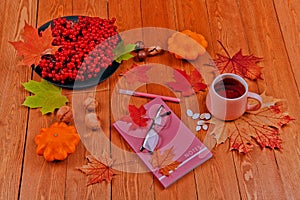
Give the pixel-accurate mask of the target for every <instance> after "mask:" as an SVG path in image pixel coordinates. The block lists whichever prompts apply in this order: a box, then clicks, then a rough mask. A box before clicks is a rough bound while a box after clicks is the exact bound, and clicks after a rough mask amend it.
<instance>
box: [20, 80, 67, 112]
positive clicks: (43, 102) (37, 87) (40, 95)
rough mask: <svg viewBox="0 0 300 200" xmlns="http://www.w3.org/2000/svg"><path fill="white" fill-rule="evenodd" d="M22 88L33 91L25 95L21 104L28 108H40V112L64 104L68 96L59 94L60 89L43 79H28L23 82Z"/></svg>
mask: <svg viewBox="0 0 300 200" xmlns="http://www.w3.org/2000/svg"><path fill="white" fill-rule="evenodd" d="M23 86H24V88H25V89H26V90H27V91H29V92H31V93H33V94H34V95H33V96H28V97H26V99H25V101H24V102H23V104H22V105H24V106H27V107H29V108H41V112H42V114H43V115H44V114H47V113H51V112H54V110H55V109H56V108H60V107H62V106H64V105H65V104H66V103H67V102H68V98H67V97H66V96H63V95H62V94H61V92H62V89H61V88H59V87H56V86H54V85H52V84H51V83H49V82H47V81H46V80H43V79H42V81H41V82H37V81H33V80H30V81H29V82H27V83H23Z"/></svg>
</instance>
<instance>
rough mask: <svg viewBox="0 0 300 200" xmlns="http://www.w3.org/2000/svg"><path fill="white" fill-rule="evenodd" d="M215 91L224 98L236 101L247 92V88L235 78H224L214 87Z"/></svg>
mask: <svg viewBox="0 0 300 200" xmlns="http://www.w3.org/2000/svg"><path fill="white" fill-rule="evenodd" d="M214 89H215V91H216V92H217V93H218V94H219V95H220V96H222V97H224V98H228V99H236V98H239V97H241V96H243V94H245V92H246V88H245V86H244V85H243V84H242V83H241V82H239V81H238V80H236V79H234V78H224V79H222V80H221V81H219V82H217V83H216V84H215V86H214Z"/></svg>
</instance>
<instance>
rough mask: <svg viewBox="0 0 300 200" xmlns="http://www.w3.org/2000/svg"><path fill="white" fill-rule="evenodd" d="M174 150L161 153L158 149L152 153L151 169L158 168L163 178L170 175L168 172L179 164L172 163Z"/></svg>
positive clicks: (170, 149)
mask: <svg viewBox="0 0 300 200" xmlns="http://www.w3.org/2000/svg"><path fill="white" fill-rule="evenodd" d="M173 159H174V148H173V147H171V148H169V149H166V150H164V152H163V153H161V152H160V150H159V149H157V150H156V151H154V153H153V155H152V157H151V159H150V161H149V162H150V163H151V165H152V167H153V168H155V169H156V168H158V169H159V172H160V173H161V174H163V175H165V176H169V175H170V171H174V170H175V169H176V168H177V167H178V165H180V163H181V162H178V161H174V160H173Z"/></svg>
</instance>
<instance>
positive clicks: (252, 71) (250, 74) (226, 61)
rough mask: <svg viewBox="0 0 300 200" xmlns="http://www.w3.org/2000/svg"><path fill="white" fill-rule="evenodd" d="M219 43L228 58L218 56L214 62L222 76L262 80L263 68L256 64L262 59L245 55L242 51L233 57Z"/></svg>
mask: <svg viewBox="0 0 300 200" xmlns="http://www.w3.org/2000/svg"><path fill="white" fill-rule="evenodd" d="M218 42H219V43H220V44H221V46H222V47H223V49H224V51H225V52H226V56H223V55H221V54H217V58H216V59H214V60H213V61H214V63H215V65H216V67H217V68H218V70H219V72H220V73H221V74H223V73H234V74H237V75H239V76H241V77H243V78H249V79H251V80H256V79H262V78H261V68H262V67H260V66H258V65H256V63H258V62H259V61H261V60H262V58H258V57H256V56H253V55H243V54H242V50H240V51H239V52H237V53H236V54H235V55H234V56H233V57H231V56H230V55H229V53H228V51H227V50H226V48H225V47H224V46H223V44H222V43H221V42H220V41H218Z"/></svg>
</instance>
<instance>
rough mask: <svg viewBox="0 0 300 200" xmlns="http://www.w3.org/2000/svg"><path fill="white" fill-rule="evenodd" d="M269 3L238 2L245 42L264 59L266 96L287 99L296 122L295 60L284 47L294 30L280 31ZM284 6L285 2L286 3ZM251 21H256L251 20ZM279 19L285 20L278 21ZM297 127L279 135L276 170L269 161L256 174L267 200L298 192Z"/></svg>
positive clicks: (288, 42)
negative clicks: (259, 177) (259, 176)
mask: <svg viewBox="0 0 300 200" xmlns="http://www.w3.org/2000/svg"><path fill="white" fill-rule="evenodd" d="M272 3H273V2H272V1H256V2H252V1H243V2H240V5H241V13H242V16H243V20H244V24H245V30H246V33H247V37H248V38H249V39H248V40H249V41H256V42H255V43H254V42H253V43H252V42H251V43H249V47H250V49H251V51H252V52H261V53H260V54H261V55H263V57H264V61H263V66H264V77H265V81H266V85H267V94H269V95H273V96H275V97H277V98H284V99H287V105H288V111H289V112H290V114H291V115H292V116H293V117H295V118H296V119H298V118H299V105H300V104H299V102H300V101H299V96H297V95H296V96H295V91H297V90H298V89H299V87H298V85H297V80H295V79H294V76H295V75H296V73H295V72H293V64H294V63H295V61H293V62H290V61H291V57H289V56H288V55H289V54H290V53H291V51H290V50H288V49H287V48H286V47H287V45H289V44H290V42H291V41H287V40H286V38H287V37H289V34H286V32H287V31H290V32H293V31H295V29H294V28H295V27H292V26H291V27H290V29H289V28H288V27H285V28H286V30H285V32H281V30H280V24H279V22H278V17H277V16H276V11H275V10H274V7H270V5H272ZM287 3H288V2H287V1H286V2H285V4H287ZM285 4H282V7H283V8H286V7H287V6H288V5H285ZM281 14H282V13H281ZM286 15H289V13H286ZM249 16H251V17H249ZM281 17H284V16H281ZM253 18H256V19H257V20H252V19H253ZM279 18H280V16H279ZM258 19H259V20H258ZM282 20H284V18H283V19H281V21H280V22H282ZM281 27H282V25H281ZM282 34H283V35H282ZM282 36H283V37H282ZM291 39H292V38H291ZM296 39H297V38H296ZM290 55H291V54H290ZM296 127H299V122H298V121H296V122H295V123H291V124H290V125H288V127H286V128H285V129H284V131H283V132H282V133H281V137H282V139H283V149H284V150H283V152H277V151H275V157H276V164H273V165H275V166H274V167H276V168H277V169H273V168H272V165H271V163H270V162H268V165H259V167H258V169H259V170H258V173H259V174H262V178H261V181H263V182H264V185H266V186H267V187H263V190H264V191H265V192H266V194H269V195H268V197H269V198H272V197H273V198H282V199H297V198H298V197H299V195H300V194H299V190H297V189H296V188H299V180H298V178H297V177H299V174H300V171H299V165H300V159H299V148H298V146H299V137H298V135H299V130H298V128H296ZM258 163H259V162H258ZM278 169H279V170H278ZM270 171H271V172H270Z"/></svg>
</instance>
